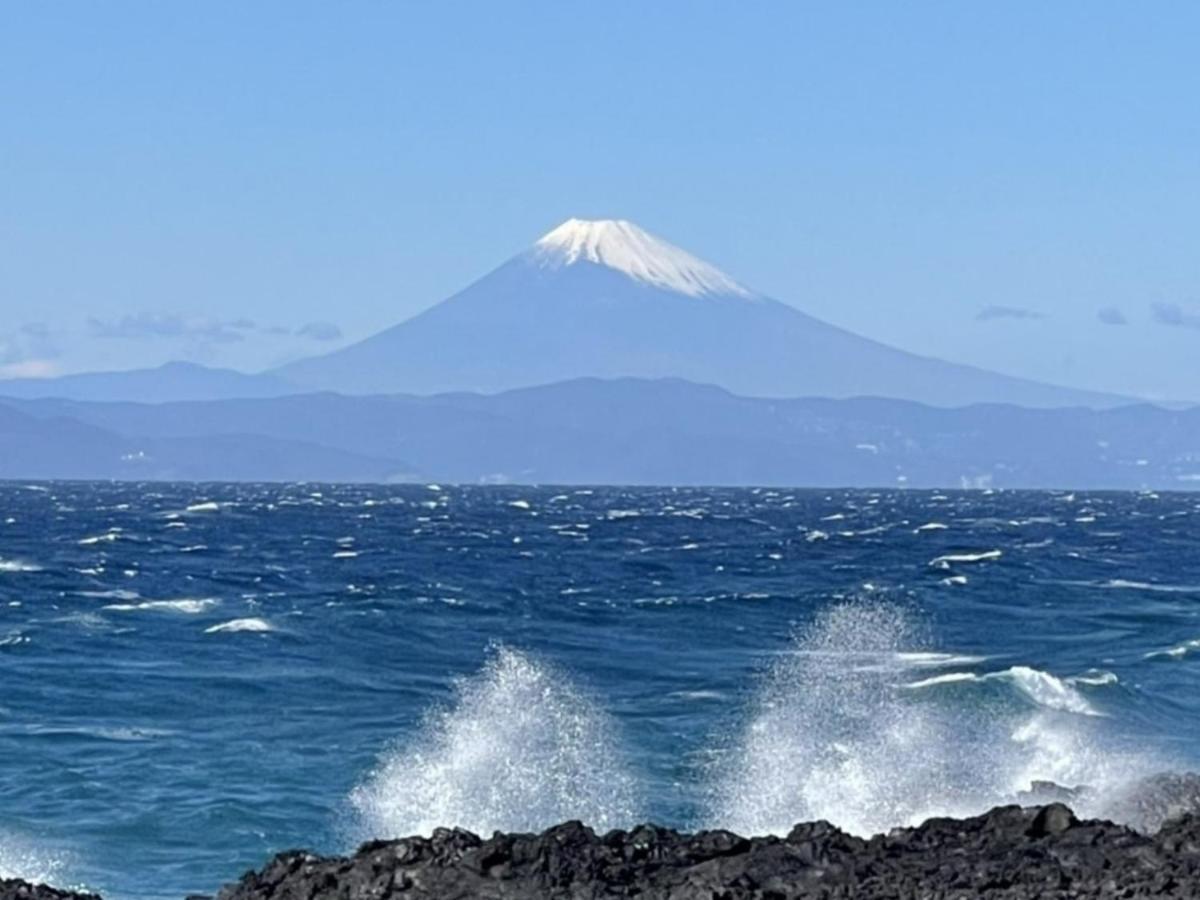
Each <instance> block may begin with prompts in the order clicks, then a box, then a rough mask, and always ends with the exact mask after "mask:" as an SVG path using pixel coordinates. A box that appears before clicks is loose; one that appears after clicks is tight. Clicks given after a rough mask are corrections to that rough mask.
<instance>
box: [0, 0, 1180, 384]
mask: <svg viewBox="0 0 1200 900" xmlns="http://www.w3.org/2000/svg"><path fill="white" fill-rule="evenodd" d="M1197 34H1200V6H1197V5H1195V4H1187V3H1174V4H1173V3H1166V2H1164V3H1158V4H1153V5H1137V4H1127V3H1126V4H1118V3H1095V2H1092V3H1070V2H1062V3H1056V4H1037V3H1015V4H962V3H944V4H943V3H918V4H900V3H886V4H885V3H878V4H876V3H856V4H833V3H830V4H822V5H818V4H799V3H751V4H737V5H735V4H731V3H701V2H697V3H682V2H666V3H658V4H645V3H634V2H615V3H606V4H602V5H601V4H585V3H555V4H551V3H534V2H522V3H508V4H499V3H482V2H479V3H455V2H443V3H437V4H399V3H346V4H317V3H302V2H301V3H297V2H291V3H282V2H280V3H269V2H261V3H253V4H245V3H218V2H208V3H203V4H192V5H189V6H186V7H185V6H184V5H183V4H163V3H150V2H145V3H138V2H117V3H112V4H86V3H65V2H63V3H57V2H55V3H39V4H17V3H14V4H11V5H9V6H8V8H7V11H6V14H5V25H4V28H3V29H0V108H3V110H4V111H5V114H4V116H3V117H0V311H2V312H3V316H2V317H0V371H2V372H5V373H6V374H16V373H20V372H43V373H45V372H54V371H78V370H83V369H91V368H128V367H132V366H139V365H146V364H154V363H158V362H162V361H164V360H166V359H170V358H190V359H197V360H201V361H205V362H210V363H215V364H224V365H232V366H236V367H240V368H245V369H256V368H261V367H265V366H268V365H271V364H275V363H278V362H281V361H284V360H287V359H291V358H295V357H298V356H301V355H305V354H309V353H313V352H318V351H321V350H323V349H329V348H332V347H334V346H338V345H339V343H340V342H345V341H348V340H352V339H354V338H358V337H363V336H366V335H368V334H370V333H372V332H374V331H376V330H379V329H380V328H383V327H386V326H388V325H391V324H394V323H395V322H397V321H400V320H402V319H404V318H406V317H408V316H410V315H412V314H413V313H415V312H418V311H420V310H421V309H423V308H425V307H426V306H428V305H430V304H432V303H434V302H436V301H438V300H440V299H443V298H444V297H446V296H448V295H449V294H451V293H453V292H454V291H455V290H457V289H458V288H460V287H463V286H464V285H465V284H467V283H468V282H469V281H471V280H473V279H474V278H476V277H478V276H479V275H481V274H483V273H484V272H486V271H487V270H489V269H491V268H492V267H494V266H495V265H497V264H499V263H500V262H502V261H503V260H504V259H506V258H507V257H509V256H510V255H512V254H513V253H515V252H518V251H519V250H521V249H523V248H524V247H525V246H526V245H528V244H529V243H531V242H532V241H533V240H534V239H536V238H537V237H538V236H539V235H540V234H542V233H543V232H545V231H547V230H549V229H550V228H551V227H553V226H554V225H556V224H557V223H558V222H560V221H562V220H563V219H565V218H567V217H569V216H582V217H622V218H628V219H632V220H634V221H636V222H638V223H639V224H641V225H642V226H643V227H645V228H647V229H648V230H650V231H652V232H655V233H657V234H660V235H662V236H664V237H666V238H668V239H669V240H671V241H673V242H674V243H677V244H679V245H680V246H683V247H684V248H686V249H688V250H690V251H691V252H693V253H695V254H696V255H698V256H701V257H703V258H705V259H708V260H710V261H711V262H713V263H715V264H717V265H719V266H720V267H721V268H723V269H725V270H726V271H727V272H729V273H730V274H731V275H733V276H734V277H735V278H737V279H738V280H740V281H742V282H744V283H747V284H749V285H751V286H753V287H755V288H757V289H759V290H761V291H763V292H765V293H768V294H771V295H773V296H776V297H778V298H779V299H782V300H785V301H787V302H790V303H793V304H795V305H796V306H799V307H801V308H803V309H804V310H806V311H808V312H810V313H812V314H814V315H817V316H820V317H823V318H825V319H828V320H830V321H833V322H835V323H837V324H839V325H843V326H845V327H847V328H850V329H853V330H855V331H858V332H861V333H863V334H866V335H869V336H871V337H874V338H877V339H879V340H883V341H887V342H890V343H894V344H897V345H900V346H903V347H905V348H907V349H911V350H916V351H918V352H922V353H927V354H930V355H937V356H942V357H945V358H948V359H953V360H956V361H965V362H972V363H976V364H978V365H982V366H986V367H989V368H994V369H998V370H1001V371H1005V372H1010V373H1014V374H1020V375H1026V376H1029V377H1033V378H1039V379H1043V380H1048V381H1055V382H1059V383H1064V384H1071V385H1078V386H1083V387H1091V388H1098V389H1105V390H1115V391H1126V392H1136V393H1141V394H1145V395H1149V396H1156V397H1176V398H1190V399H1197V400H1200V378H1198V376H1200V253H1198V252H1197V249H1198V248H1197V241H1198V236H1200V117H1197V115H1196V114H1195V111H1196V100H1195V98H1196V97H1197V96H1200V66H1197V65H1196V63H1195V36H1196V35H1197Z"/></svg>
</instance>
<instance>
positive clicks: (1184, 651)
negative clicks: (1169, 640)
mask: <svg viewBox="0 0 1200 900" xmlns="http://www.w3.org/2000/svg"><path fill="white" fill-rule="evenodd" d="M1197 650H1200V638H1197V639H1195V640H1192V641H1184V642H1183V643H1182V644H1176V645H1175V646H1174V647H1168V648H1167V649H1166V650H1152V651H1151V652H1149V653H1147V654H1145V658H1146V659H1183V658H1184V657H1185V656H1190V655H1191V654H1192V653H1194V652H1195V651H1197Z"/></svg>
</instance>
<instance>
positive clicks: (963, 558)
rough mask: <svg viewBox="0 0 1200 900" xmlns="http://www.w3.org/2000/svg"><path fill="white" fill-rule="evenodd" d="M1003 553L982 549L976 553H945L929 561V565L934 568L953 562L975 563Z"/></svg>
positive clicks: (941, 567) (946, 567) (943, 566)
mask: <svg viewBox="0 0 1200 900" xmlns="http://www.w3.org/2000/svg"><path fill="white" fill-rule="evenodd" d="M1003 555H1004V552H1003V551H1001V550H982V551H980V552H978V553H947V554H946V555H945V556H939V557H937V558H935V559H931V560H930V561H929V565H930V566H931V567H933V568H935V569H948V568H950V566H951V565H952V564H954V563H977V562H987V561H988V560H993V559H999V558H1000V557H1001V556H1003Z"/></svg>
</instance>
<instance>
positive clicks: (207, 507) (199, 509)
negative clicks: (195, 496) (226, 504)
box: [183, 500, 221, 513]
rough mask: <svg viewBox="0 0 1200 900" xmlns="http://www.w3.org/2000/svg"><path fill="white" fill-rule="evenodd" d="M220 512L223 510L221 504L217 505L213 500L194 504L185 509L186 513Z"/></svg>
mask: <svg viewBox="0 0 1200 900" xmlns="http://www.w3.org/2000/svg"><path fill="white" fill-rule="evenodd" d="M220 510H221V504H220V503H217V502H215V501H213V500H205V501H203V502H201V503H192V504H190V505H189V506H186V507H184V510H183V511H184V512H185V513H206V512H220Z"/></svg>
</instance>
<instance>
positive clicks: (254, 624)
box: [204, 617, 275, 634]
mask: <svg viewBox="0 0 1200 900" xmlns="http://www.w3.org/2000/svg"><path fill="white" fill-rule="evenodd" d="M274 630H275V626H274V625H272V624H271V623H270V622H268V621H267V620H266V619H259V618H256V617H253V618H246V619H230V620H229V621H228V622H222V623H220V624H219V625H212V626H210V627H208V628H205V629H204V633H205V634H224V633H227V632H239V631H251V632H260V633H261V632H267V631H274Z"/></svg>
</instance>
